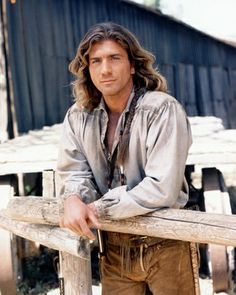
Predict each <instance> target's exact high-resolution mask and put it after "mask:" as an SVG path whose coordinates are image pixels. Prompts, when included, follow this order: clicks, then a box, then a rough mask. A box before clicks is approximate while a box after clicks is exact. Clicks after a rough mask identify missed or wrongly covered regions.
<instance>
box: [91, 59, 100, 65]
mask: <svg viewBox="0 0 236 295" xmlns="http://www.w3.org/2000/svg"><path fill="white" fill-rule="evenodd" d="M98 62H99V60H98V59H93V60H92V62H91V63H92V64H96V63H98Z"/></svg>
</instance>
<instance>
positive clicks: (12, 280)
mask: <svg viewBox="0 0 236 295" xmlns="http://www.w3.org/2000/svg"><path fill="white" fill-rule="evenodd" d="M11 196H13V187H12V186H11V183H10V178H9V179H8V178H5V180H2V179H1V180H0V209H2V208H6V206H7V202H8V201H9V198H10V197H11ZM12 240H13V236H12V234H11V233H10V232H9V231H6V230H4V229H1V228H0V261H1V262H0V294H2V295H15V294H16V273H15V271H14V270H15V267H14V266H15V264H16V260H17V258H16V256H14V255H13V247H12Z"/></svg>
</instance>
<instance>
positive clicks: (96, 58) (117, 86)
mask: <svg viewBox="0 0 236 295" xmlns="http://www.w3.org/2000/svg"><path fill="white" fill-rule="evenodd" d="M134 72H135V70H134V67H133V66H132V65H131V63H130V61H129V58H128V54H127V52H126V50H125V49H124V48H123V47H122V46H121V45H120V44H118V43H117V42H115V41H113V40H104V41H100V42H97V43H95V44H94V45H93V46H92V47H91V50H90V52H89V73H90V77H91V80H92V82H93V84H94V85H95V87H96V88H97V89H98V90H99V91H100V92H101V93H102V94H103V97H104V98H105V99H106V98H108V97H110V98H111V97H113V96H114V97H117V96H120V95H127V96H128V95H129V94H130V91H131V89H132V87H133V78H132V74H134Z"/></svg>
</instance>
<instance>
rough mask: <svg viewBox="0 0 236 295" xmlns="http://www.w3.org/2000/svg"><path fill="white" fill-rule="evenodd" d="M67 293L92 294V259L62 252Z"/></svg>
mask: <svg viewBox="0 0 236 295" xmlns="http://www.w3.org/2000/svg"><path fill="white" fill-rule="evenodd" d="M60 268H61V275H62V278H63V281H64V291H65V295H92V273H91V261H90V259H89V260H82V259H80V258H79V257H74V256H73V255H70V254H68V253H65V252H60Z"/></svg>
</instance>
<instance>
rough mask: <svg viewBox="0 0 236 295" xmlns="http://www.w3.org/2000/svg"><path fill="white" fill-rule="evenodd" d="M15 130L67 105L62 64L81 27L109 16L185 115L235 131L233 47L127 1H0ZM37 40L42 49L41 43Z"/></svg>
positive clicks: (52, 117)
mask: <svg viewBox="0 0 236 295" xmlns="http://www.w3.org/2000/svg"><path fill="white" fill-rule="evenodd" d="M0 5H2V7H3V8H4V9H3V11H4V18H5V23H6V29H7V36H8V38H7V40H6V42H7V45H8V52H7V53H8V54H7V58H8V60H7V64H8V65H9V67H10V70H11V74H12V82H13V83H12V86H13V89H12V90H13V92H14V106H15V109H16V118H17V123H18V129H19V132H20V133H22V132H28V131H29V130H32V129H38V128H42V127H43V126H45V125H52V124H55V123H60V122H61V121H62V120H63V118H64V115H65V112H66V110H67V108H68V106H69V105H70V104H71V103H72V97H71V91H70V87H69V85H70V82H71V80H72V77H71V75H70V73H69V71H68V62H69V61H70V60H72V59H73V58H74V56H75V52H76V49H77V46H78V44H79V42H80V40H81V38H82V36H83V35H84V34H85V32H86V31H87V30H88V28H89V27H90V26H91V25H93V24H95V23H99V22H104V21H113V22H116V23H119V24H121V25H124V26H126V27H127V28H128V29H130V30H131V31H132V32H133V33H134V34H135V35H136V36H137V37H138V39H139V40H140V42H141V44H142V45H143V46H144V47H145V48H146V49H148V50H150V51H151V52H153V54H154V55H155V56H156V57H157V66H158V67H159V68H160V70H161V72H162V73H163V74H164V75H165V76H166V77H167V80H168V84H169V89H170V91H171V94H172V95H173V96H175V97H176V98H177V99H178V100H179V101H180V102H181V103H182V105H183V106H184V108H185V109H186V111H187V113H188V116H216V117H220V118H222V119H223V120H224V122H225V124H226V126H227V127H230V128H236V117H235V109H236V91H235V89H236V70H235V69H236V48H235V47H234V46H230V45H228V44H226V43H224V42H222V40H217V39H215V38H213V37H211V36H208V35H206V34H204V33H202V32H200V31H198V30H196V29H194V28H193V27H190V26H188V25H186V24H184V23H182V22H180V21H177V20H176V19H174V18H171V17H169V16H166V15H163V14H162V13H160V12H159V11H157V10H154V9H151V8H146V7H145V6H141V5H138V4H136V3H134V2H132V1H129V0H113V1H110V0H100V1H97V0H80V1H67V0H51V1H50V4H48V1H42V0H41V1H40V0H39V1H8V0H2V1H0ZM42 44H43V46H42Z"/></svg>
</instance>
